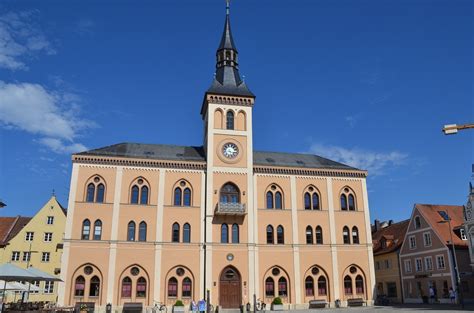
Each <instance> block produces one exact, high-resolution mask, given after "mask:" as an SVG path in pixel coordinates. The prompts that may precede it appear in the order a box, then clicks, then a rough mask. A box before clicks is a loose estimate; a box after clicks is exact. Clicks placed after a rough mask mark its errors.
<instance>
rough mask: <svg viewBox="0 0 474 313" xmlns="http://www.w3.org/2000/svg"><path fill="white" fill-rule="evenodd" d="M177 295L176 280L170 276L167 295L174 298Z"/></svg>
mask: <svg viewBox="0 0 474 313" xmlns="http://www.w3.org/2000/svg"><path fill="white" fill-rule="evenodd" d="M177 296H178V280H177V279H176V278H174V277H171V278H170V279H169V280H168V297H170V298H176V297H177Z"/></svg>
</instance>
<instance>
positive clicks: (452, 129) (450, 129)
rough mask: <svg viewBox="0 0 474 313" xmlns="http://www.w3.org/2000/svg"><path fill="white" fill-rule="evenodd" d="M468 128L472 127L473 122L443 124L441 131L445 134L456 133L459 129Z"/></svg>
mask: <svg viewBox="0 0 474 313" xmlns="http://www.w3.org/2000/svg"><path fill="white" fill-rule="evenodd" d="M469 128H474V124H463V125H457V124H448V125H444V127H443V133H444V134H445V135H454V134H457V133H458V131H459V130H463V129H469Z"/></svg>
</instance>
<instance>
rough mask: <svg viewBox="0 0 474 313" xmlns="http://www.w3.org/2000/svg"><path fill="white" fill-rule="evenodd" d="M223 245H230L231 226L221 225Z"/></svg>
mask: <svg viewBox="0 0 474 313" xmlns="http://www.w3.org/2000/svg"><path fill="white" fill-rule="evenodd" d="M221 243H229V226H227V224H222V225H221Z"/></svg>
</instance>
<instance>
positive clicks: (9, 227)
mask: <svg viewBox="0 0 474 313" xmlns="http://www.w3.org/2000/svg"><path fill="white" fill-rule="evenodd" d="M30 219H31V217H25V216H15V217H0V248H3V247H5V245H6V244H7V243H8V241H9V240H10V239H11V238H13V237H15V235H16V234H18V232H19V231H20V230H21V229H22V228H23V227H25V225H26V224H28V222H29V221H30ZM1 261H2V263H3V262H4V260H3V258H2V259H1Z"/></svg>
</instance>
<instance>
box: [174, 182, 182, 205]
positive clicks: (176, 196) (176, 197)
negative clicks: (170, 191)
mask: <svg viewBox="0 0 474 313" xmlns="http://www.w3.org/2000/svg"><path fill="white" fill-rule="evenodd" d="M174 205H176V206H180V205H181V188H179V187H176V189H175V190H174Z"/></svg>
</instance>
